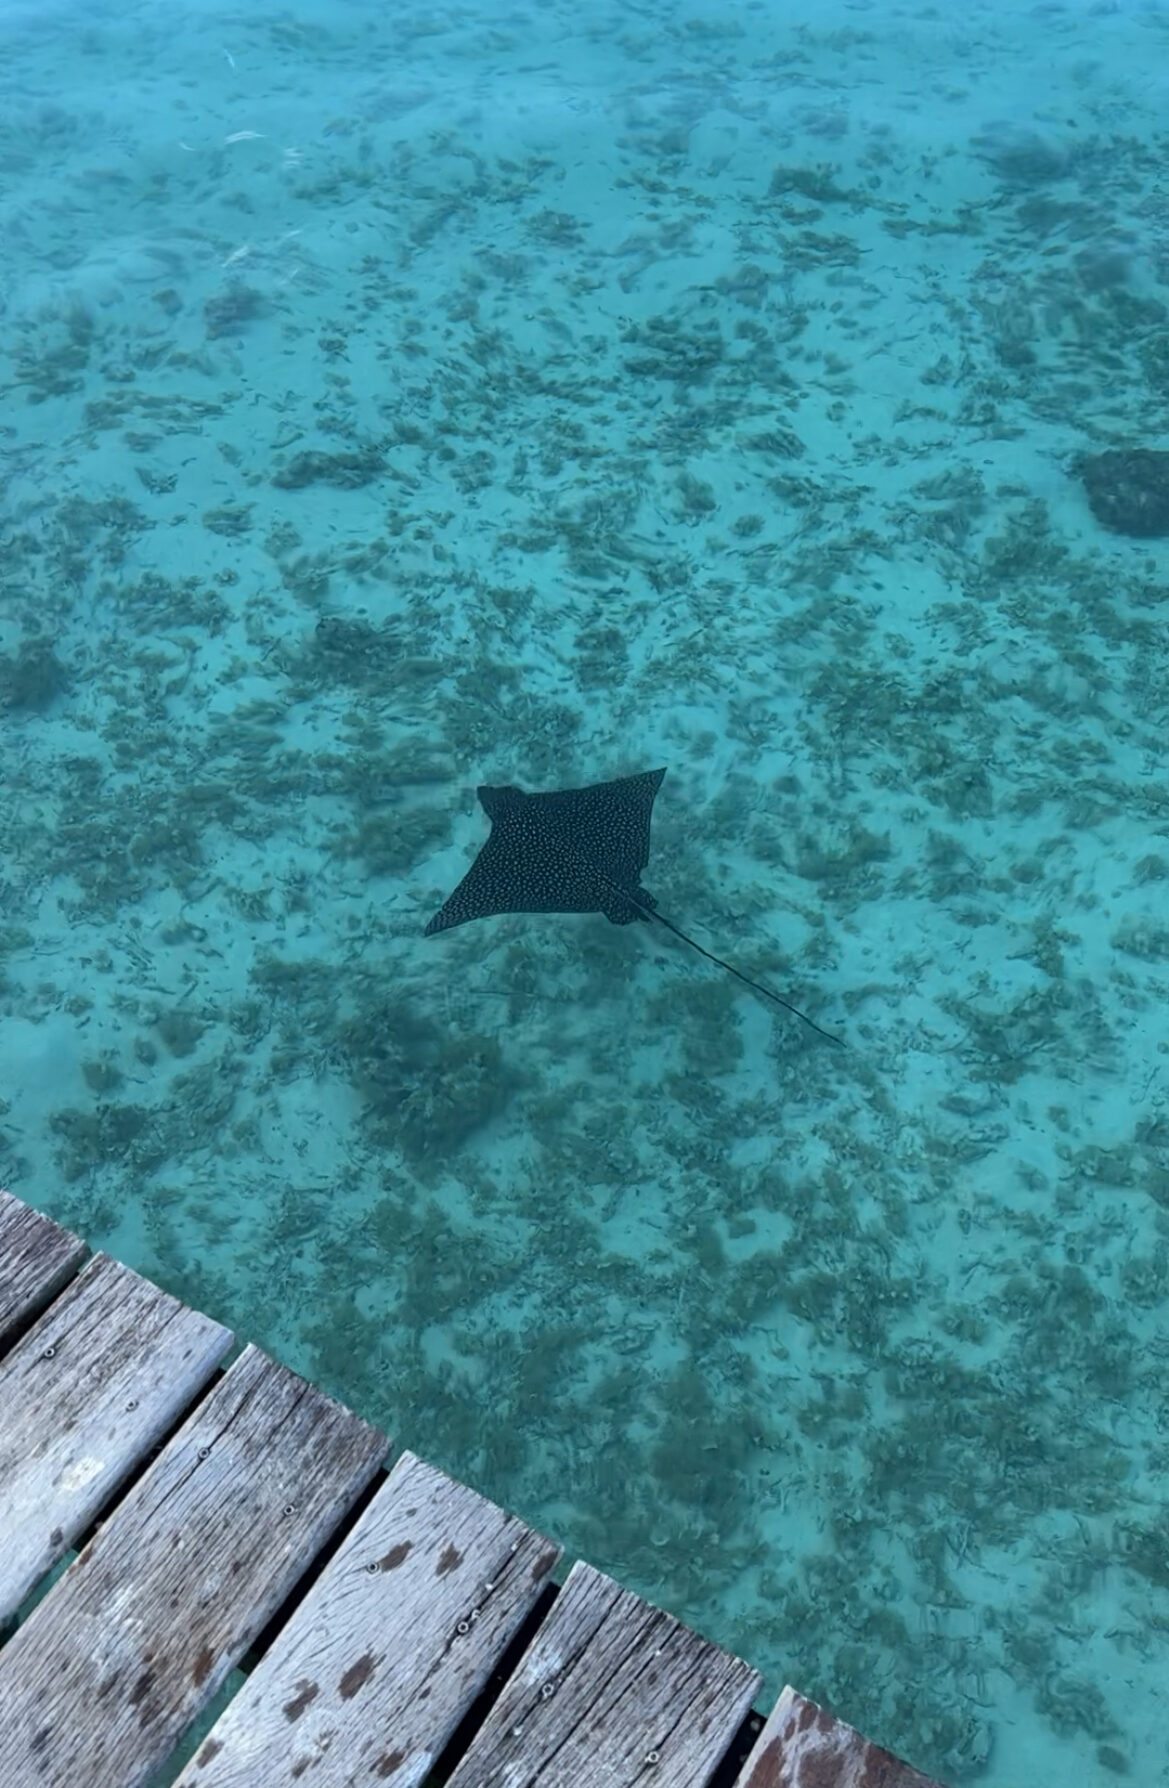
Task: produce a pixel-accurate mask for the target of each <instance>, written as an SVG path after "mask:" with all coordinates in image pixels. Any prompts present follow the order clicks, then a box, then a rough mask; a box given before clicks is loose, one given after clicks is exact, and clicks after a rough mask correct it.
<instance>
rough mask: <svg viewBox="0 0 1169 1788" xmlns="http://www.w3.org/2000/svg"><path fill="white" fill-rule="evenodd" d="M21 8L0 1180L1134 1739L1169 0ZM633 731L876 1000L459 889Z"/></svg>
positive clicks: (793, 1654) (1, 540)
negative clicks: (1125, 471) (1144, 479)
mask: <svg viewBox="0 0 1169 1788" xmlns="http://www.w3.org/2000/svg"><path fill="white" fill-rule="evenodd" d="M0 33H2V40H3V54H2V56H0V229H2V236H0V240H2V242H3V255H2V258H0V322H2V330H0V493H2V494H0V704H2V706H3V713H2V715H0V723H2V726H3V771H4V775H3V785H4V786H3V810H2V813H0V990H2V998H3V1019H2V1022H0V1052H2V1097H3V1104H2V1105H0V1113H2V1116H0V1125H2V1129H0V1181H2V1182H3V1183H5V1184H7V1185H8V1186H9V1187H10V1188H11V1189H12V1190H14V1191H15V1192H17V1193H18V1194H19V1195H20V1196H22V1197H24V1198H26V1199H27V1200H29V1201H30V1202H31V1203H33V1204H36V1205H38V1206H40V1207H41V1208H43V1209H45V1210H47V1211H49V1212H50V1213H52V1214H53V1215H54V1216H56V1217H58V1218H60V1219H62V1220H64V1221H65V1222H67V1223H69V1224H71V1225H72V1226H73V1227H74V1228H76V1229H78V1230H79V1231H80V1232H81V1233H83V1234H84V1235H85V1236H86V1237H87V1238H88V1239H89V1240H90V1241H91V1242H92V1243H94V1244H95V1245H97V1244H100V1245H101V1246H103V1247H106V1248H108V1249H110V1250H112V1251H114V1252H116V1253H118V1254H119V1255H120V1256H122V1257H123V1258H124V1259H126V1260H127V1261H128V1262H129V1263H130V1264H132V1265H133V1266H135V1267H137V1268H139V1269H140V1270H141V1271H143V1272H145V1273H147V1274H150V1275H152V1276H154V1277H155V1278H157V1279H158V1280H159V1281H160V1282H161V1283H162V1284H164V1285H166V1286H167V1287H169V1288H171V1289H172V1290H174V1291H175V1292H177V1293H178V1294H180V1295H181V1296H182V1297H184V1298H185V1299H187V1300H188V1301H190V1302H191V1303H193V1304H195V1305H197V1306H199V1307H201V1308H203V1309H205V1310H207V1311H209V1312H211V1313H213V1314H214V1315H215V1316H217V1317H219V1318H221V1319H222V1320H224V1321H226V1322H228V1323H229V1324H231V1325H232V1326H233V1327H234V1328H235V1329H236V1330H237V1332H238V1333H240V1334H241V1335H244V1336H247V1337H250V1338H253V1339H255V1340H258V1341H259V1342H261V1343H262V1344H263V1345H264V1346H266V1347H267V1348H269V1349H271V1350H273V1351H275V1352H276V1353H277V1354H278V1355H280V1356H281V1357H283V1358H284V1359H285V1360H286V1361H287V1362H288V1363H289V1364H290V1365H292V1366H294V1367H296V1368H297V1369H298V1370H300V1371H303V1372H304V1373H306V1374H308V1375H310V1376H311V1377H312V1378H313V1379H315V1380H317V1381H319V1382H321V1383H322V1384H324V1385H325V1386H327V1387H328V1388H329V1389H330V1390H332V1391H333V1392H335V1393H336V1394H337V1395H338V1396H340V1397H342V1398H343V1399H345V1400H346V1401H347V1402H349V1403H350V1404H352V1405H354V1406H355V1407H356V1408H358V1409H359V1410H360V1411H361V1412H362V1413H363V1414H364V1415H365V1416H367V1417H369V1418H370V1419H373V1420H375V1421H378V1422H381V1423H383V1424H384V1425H385V1426H387V1428H388V1429H389V1430H390V1431H392V1432H393V1433H394V1434H395V1435H396V1436H397V1437H399V1438H400V1439H401V1440H403V1441H405V1442H407V1443H409V1444H410V1445H412V1446H413V1447H414V1448H415V1449H416V1450H417V1451H419V1452H421V1453H422V1454H423V1455H424V1456H426V1457H428V1458H430V1459H432V1460H433V1461H435V1462H436V1463H438V1464H441V1465H443V1466H444V1467H446V1468H448V1469H449V1470H451V1471H452V1472H453V1473H455V1474H456V1475H458V1476H460V1477H462V1478H464V1479H466V1480H467V1481H468V1482H470V1483H472V1484H473V1485H475V1486H476V1487H477V1488H479V1489H481V1490H482V1491H484V1492H485V1493H487V1494H489V1495H490V1496H492V1497H494V1498H496V1499H497V1500H499V1501H501V1502H504V1503H506V1504H507V1505H509V1506H511V1507H513V1508H515V1509H517V1510H518V1511H519V1512H521V1513H522V1514H523V1515H524V1516H526V1517H527V1518H528V1519H530V1520H531V1521H533V1522H535V1523H536V1524H538V1525H541V1526H542V1527H544V1528H545V1529H546V1530H547V1531H550V1532H552V1533H554V1534H555V1535H556V1536H557V1537H559V1538H560V1539H562V1540H563V1541H564V1542H565V1544H566V1545H567V1547H568V1548H569V1552H570V1554H572V1555H576V1554H583V1555H586V1556H587V1557H588V1558H589V1559H591V1560H592V1561H593V1562H594V1563H595V1564H597V1565H599V1566H601V1567H602V1568H604V1569H605V1570H608V1571H610V1572H612V1573H613V1574H615V1575H617V1576H619V1577H620V1578H622V1579H623V1580H625V1581H627V1582H628V1583H630V1584H631V1585H632V1586H633V1587H635V1588H637V1589H638V1590H640V1591H641V1592H643V1593H644V1594H646V1595H647V1596H649V1597H651V1598H653V1599H655V1600H657V1601H658V1602H660V1603H662V1604H664V1605H665V1606H667V1607H669V1608H671V1609H672V1610H673V1611H675V1612H676V1613H678V1614H680V1615H682V1616H683V1617H684V1618H685V1619H687V1620H688V1621H690V1622H692V1623H693V1624H695V1625H696V1626H698V1627H699V1628H700V1629H702V1630H703V1631H704V1632H705V1633H707V1634H708V1635H709V1636H710V1637H712V1638H715V1639H717V1640H718V1641H719V1642H720V1643H722V1644H725V1645H727V1646H728V1647H731V1648H733V1649H736V1650H738V1651H739V1652H741V1653H742V1654H744V1655H746V1656H747V1657H749V1658H750V1659H751V1660H752V1661H753V1662H755V1663H757V1664H759V1665H760V1667H761V1668H763V1669H765V1670H766V1672H767V1675H768V1687H769V1689H774V1688H776V1687H778V1685H779V1683H780V1682H781V1681H782V1680H784V1679H788V1680H791V1681H793V1682H794V1683H796V1684H797V1686H799V1687H800V1688H801V1689H803V1690H804V1692H805V1693H808V1694H812V1695H815V1696H817V1697H819V1698H821V1699H824V1700H827V1701H828V1702H829V1703H830V1704H831V1705H832V1706H833V1707H834V1708H835V1709H836V1710H837V1711H838V1712H840V1713H841V1714H843V1715H844V1716H845V1717H847V1718H848V1719H850V1720H852V1721H853V1722H854V1723H856V1724H858V1725H860V1726H861V1727H863V1728H864V1729H865V1730H867V1731H868V1732H870V1733H871V1734H872V1735H873V1736H875V1737H877V1738H879V1739H881V1740H882V1741H883V1742H885V1743H887V1744H889V1745H891V1746H893V1747H894V1748H895V1749H897V1750H899V1751H901V1752H902V1753H904V1754H906V1755H907V1756H909V1757H910V1758H911V1759H912V1760H913V1761H914V1762H916V1763H917V1764H918V1765H919V1766H920V1767H921V1768H923V1769H927V1770H930V1771H933V1772H935V1773H936V1774H938V1775H939V1776H940V1777H942V1778H943V1779H944V1780H946V1781H947V1782H949V1783H951V1784H960V1783H966V1782H973V1781H976V1780H977V1781H980V1782H985V1783H988V1784H994V1785H995V1788H1008V1785H1009V1784H1018V1783H1019V1782H1021V1781H1024V1780H1026V1779H1028V1778H1032V1777H1033V1778H1034V1779H1037V1780H1040V1779H1041V1780H1046V1781H1066V1780H1069V1779H1075V1780H1078V1781H1083V1782H1091V1783H1107V1782H1109V1781H1112V1780H1117V1781H1119V1780H1121V1779H1128V1780H1131V1781H1133V1782H1136V1783H1139V1784H1141V1785H1142V1788H1155V1785H1156V1784H1163V1783H1165V1782H1167V1781H1169V1769H1167V1765H1166V1746H1165V1734H1166V1732H1167V1731H1169V1689H1167V1687H1166V1685H1167V1684H1169V1513H1167V1505H1166V1485H1167V1482H1169V1476H1167V1472H1169V1321H1167V1319H1166V1307H1165V1299H1166V1290H1167V1280H1169V1272H1167V1267H1169V1226H1167V1217H1169V1075H1167V1069H1169V1055H1167V1049H1169V1010H1167V998H1169V786H1167V766H1169V732H1167V722H1169V581H1167V568H1169V547H1167V545H1166V542H1165V540H1163V539H1161V540H1155V539H1154V540H1136V539H1131V538H1127V537H1124V536H1122V535H1118V534H1115V533H1111V532H1108V531H1106V530H1105V529H1104V528H1103V527H1102V526H1101V525H1100V524H1099V523H1098V522H1097V521H1096V520H1095V519H1094V517H1093V515H1092V513H1091V511H1090V509H1089V506H1088V502H1087V500H1086V495H1085V488H1084V484H1083V482H1082V480H1081V478H1080V476H1079V475H1078V469H1077V468H1078V462H1077V459H1076V456H1077V455H1078V454H1082V453H1098V452H1101V451H1102V450H1104V449H1106V448H1108V447H1111V446H1114V445H1123V446H1141V447H1146V448H1152V449H1161V448H1165V447H1167V446H1169V160H1167V154H1169V134H1167V127H1166V118H1167V116H1169V112H1167V109H1166V108H1167V102H1169V11H1166V9H1165V8H1164V7H1163V6H1148V7H1138V6H1129V5H1127V4H1125V5H1120V4H1117V5H1108V4H1104V5H1096V6H1090V7H1089V6H1080V5H1072V4H1068V5H1062V6H1060V5H1052V6H1042V7H1036V8H1033V9H1031V8H1016V7H1013V6H1010V7H1005V6H1004V7H999V8H994V7H989V6H985V5H973V6H964V7H962V8H961V9H960V11H957V12H953V11H951V9H949V8H944V9H943V8H941V7H924V6H923V7H920V8H915V7H912V6H906V7H893V6H888V7H886V6H875V5H864V4H852V5H848V4H840V3H839V0H830V3H829V4H827V5H820V6H816V7H815V8H812V7H804V6H799V7H796V8H788V7H780V6H778V5H767V6H764V5H754V6H752V5H742V4H720V5H719V6H717V7H715V6H713V5H711V6H709V7H706V6H702V5H683V6H680V7H674V6H667V5H664V4H662V5H648V4H625V5H621V6H606V5H600V4H591V5H588V6H585V7H583V8H582V7H576V6H567V5H563V4H557V5H546V4H545V5H540V6H536V5H525V4H520V5H515V6H500V7H498V8H496V7H492V6H490V5H487V4H481V3H480V4H475V5H471V6H465V7H453V6H452V7H449V8H448V7H445V6H442V5H438V6H433V5H412V4H398V3H395V4H392V5H385V6H374V5H343V4H330V5H328V6H324V5H305V4H297V5H295V6H291V7H273V8H269V7H266V6H264V5H262V4H260V5H255V6H250V7H248V8H239V9H234V10H233V9H222V10H220V9H217V8H214V7H192V6H191V5H189V4H184V5H181V6H177V7H175V6H166V7H163V6H161V5H141V6H121V5H118V6H107V7H102V6H100V5H99V6H93V5H87V6H86V7H85V8H84V11H81V10H80V9H79V10H77V11H69V10H66V9H64V8H61V9H59V10H57V9H53V8H52V7H50V6H49V5H47V4H38V5H37V6H35V7H34V6H31V5H30V6H28V7H21V6H16V7H14V6H13V5H11V4H8V3H5V4H4V5H3V6H2V7H0ZM659 764H665V765H668V768H669V774H668V775H667V777H666V781H665V784H664V786H663V789H662V792H661V794H660V796H659V798H658V803H657V812H656V816H655V827H654V848H653V854H652V857H651V861H650V864H649V868H648V870H647V872H646V875H645V885H646V887H647V888H649V889H650V890H652V891H653V893H654V894H655V895H656V897H657V899H658V901H659V903H660V905H661V909H662V911H663V912H664V913H666V914H668V915H669V916H670V917H671V918H673V919H674V920H675V921H676V922H678V923H680V924H682V925H683V926H685V927H687V928H688V929H689V930H691V931H692V932H693V933H694V934H695V936H696V937H698V939H699V940H700V941H702V942H703V943H704V944H705V945H706V946H707V947H709V948H711V949H713V950H715V951H717V952H718V953H719V954H722V955H725V956H727V957H729V958H730V959H731V960H732V961H734V962H735V963H736V964H737V965H738V966H739V967H741V968H742V969H743V970H744V971H745V972H747V973H749V974H751V975H753V976H755V977H756V978H763V979H766V980H768V981H770V983H771V984H772V985H773V986H774V987H776V988H777V989H778V990H779V991H780V992H782V993H783V994H784V995H785V997H787V998H789V999H792V1000H794V1001H795V1002H796V1003H797V1004H801V1005H803V1006H804V1007H805V1009H806V1010H807V1011H808V1012H809V1013H810V1014H811V1015H812V1016H813V1017H815V1019H816V1020H817V1022H819V1023H820V1024H822V1025H824V1026H826V1027H828V1028H830V1029H833V1030H836V1031H839V1032H840V1033H841V1034H842V1035H843V1036H844V1037H845V1038H846V1040H847V1048H846V1049H834V1048H833V1047H832V1046H831V1045H829V1044H826V1043H824V1042H822V1041H821V1040H820V1039H819V1038H817V1037H816V1036H815V1035H814V1034H813V1033H812V1032H811V1031H809V1030H808V1029H807V1028H806V1027H805V1026H803V1025H801V1024H800V1023H799V1022H798V1021H797V1020H794V1019H789V1018H788V1017H787V1016H786V1015H785V1014H783V1013H782V1012H780V1011H779V1010H777V1009H775V1008H773V1007H770V1006H768V1005H767V1004H766V1003H765V1002H764V1001H762V1000H759V999H756V998H754V997H753V996H752V995H750V994H749V993H748V992H747V991H746V990H745V989H744V988H742V987H741V986H739V985H738V984H737V983H736V982H734V981H733V980H731V979H730V978H729V977H727V976H725V975H723V974H721V973H720V972H719V971H718V970H716V969H714V968H713V967H711V966H710V965H709V964H707V963H705V962H703V961H702V960H701V958H699V957H697V956H695V955H693V954H692V953H691V952H689V951H687V950H686V949H685V948H684V946H682V945H680V944H677V943H676V942H675V940H673V939H672V938H670V937H669V936H668V935H667V934H666V933H665V932H663V931H661V930H659V929H658V928H656V927H655V928H651V927H649V926H647V925H641V924H638V925H629V926H626V927H621V928H619V927H615V926H611V925H609V924H608V923H607V922H606V921H605V920H604V918H602V917H599V916H598V917H588V916H585V917H538V918H522V917H512V918H499V919H493V920H490V921H485V922H482V923H479V924H475V925H471V926H468V927H466V928H464V929H462V930H459V931H456V932H452V933H449V934H447V935H444V936H441V937H437V938H431V939H424V938H423V937H422V935H421V933H422V927H423V925H424V923H425V921H426V919H427V918H428V916H429V915H430V914H431V913H432V912H433V911H434V909H435V908H436V907H437V906H438V904H439V903H440V901H441V900H442V898H443V897H444V895H445V894H446V893H447V892H449V890H450V889H451V888H452V887H453V885H454V883H455V882H456V881H457V880H458V878H459V876H460V875H461V874H462V872H463V870H464V868H465V867H466V865H467V864H468V862H469V861H470V859H471V856H472V855H473V853H474V851H475V850H476V848H477V846H478V844H479V843H480V842H481V841H482V839H483V837H484V836H485V834H486V822H485V820H484V817H483V815H482V814H481V812H480V811H479V810H478V808H477V807H476V804H475V797H474V788H475V785H476V784H478V783H480V782H487V783H492V782H495V783H500V782H516V783H519V784H521V785H522V786H524V787H526V788H529V789H546V788H555V787H561V786H572V785H575V784H579V783H585V782H589V781H594V780H599V779H603V778H607V777H610V776H616V775H620V774H625V773H628V772H631V771H634V770H641V769H650V768H653V767H655V766H657V765H659ZM1126 1772H1127V1776H1126Z"/></svg>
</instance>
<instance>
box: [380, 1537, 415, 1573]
mask: <svg viewBox="0 0 1169 1788" xmlns="http://www.w3.org/2000/svg"><path fill="white" fill-rule="evenodd" d="M413 1549H414V1542H413V1540H399V1542H398V1544H397V1545H396V1546H391V1547H390V1549H389V1551H388V1552H387V1553H386V1555H385V1557H384V1558H379V1559H378V1568H379V1569H380V1570H383V1571H396V1570H397V1568H398V1566H399V1565H400V1564H405V1562H406V1560H407V1559H408V1558H409V1556H410V1554H411V1552H412V1551H413Z"/></svg>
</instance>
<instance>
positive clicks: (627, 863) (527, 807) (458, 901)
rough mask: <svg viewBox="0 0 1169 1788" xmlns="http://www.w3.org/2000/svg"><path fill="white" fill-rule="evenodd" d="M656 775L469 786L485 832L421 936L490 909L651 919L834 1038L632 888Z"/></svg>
mask: <svg viewBox="0 0 1169 1788" xmlns="http://www.w3.org/2000/svg"><path fill="white" fill-rule="evenodd" d="M665 773H666V772H665V770H646V771H644V772H643V773H642V774H641V775H640V776H619V777H618V778H617V780H616V781H615V782H594V783H592V784H591V785H590V786H589V787H588V788H561V789H555V790H553V791H552V792H551V793H550V794H544V795H529V794H527V793H526V792H525V791H524V790H523V789H522V788H479V789H477V790H476V791H475V792H476V793H477V795H478V796H479V804H480V806H481V807H482V809H483V811H484V813H485V814H486V815H487V817H488V819H489V820H490V821H491V831H490V833H489V835H488V838H487V842H486V843H485V844H484V846H483V848H482V850H481V851H480V852H479V855H478V856H477V857H476V858H475V861H474V862H473V863H472V865H471V867H470V869H468V871H467V873H466V875H465V876H464V877H463V879H462V881H461V882H460V883H459V885H458V887H457V888H456V889H455V891H454V893H453V894H451V895H450V897H449V898H448V899H447V900H445V901H444V902H443V904H442V906H441V907H440V908H439V910H438V911H437V913H435V915H434V917H433V919H432V920H431V921H430V923H429V925H428V926H427V927H426V932H425V935H426V936H427V937H432V936H433V935H434V933H435V932H436V931H450V930H451V929H452V928H453V927H454V926H456V925H466V924H467V923H468V922H469V921H470V920H471V919H487V918H490V917H491V916H492V914H494V913H604V915H605V917H606V919H608V920H609V921H610V922H611V923H612V924H614V925H629V924H630V923H631V922H632V921H634V920H635V919H648V920H656V921H657V923H658V924H659V925H664V926H665V927H666V930H667V931H672V932H673V934H674V936H675V937H680V938H681V940H682V942H683V943H684V944H689V945H690V948H691V949H692V950H697V951H698V954H699V955H700V956H705V957H706V960H707V961H708V962H714V963H717V964H718V966H719V968H722V969H726V971H727V973H728V974H730V975H734V977H735V979H736V980H737V981H742V982H743V984H744V986H746V987H750V988H753V989H754V991H755V992H756V993H761V994H762V995H763V997H764V999H769V1000H774V1002H775V1004H776V1005H777V1006H782V1007H783V1008H784V1010H785V1011H786V1012H792V1013H794V1014H795V1016H796V1017H797V1018H802V1019H803V1021H804V1023H805V1024H806V1025H810V1026H811V1028H812V1030H814V1031H815V1032H816V1033H817V1035H818V1036H821V1037H826V1038H827V1039H828V1041H829V1042H830V1043H840V1042H841V1038H839V1037H834V1036H833V1035H832V1033H831V1031H825V1030H821V1028H820V1026H819V1025H818V1024H816V1023H815V1021H814V1020H813V1019H811V1018H809V1017H808V1015H807V1013H806V1012H801V1011H800V1009H799V1007H798V1006H793V1005H792V1004H791V1003H790V1002H789V1001H788V1000H785V999H782V998H781V997H780V995H779V994H778V993H773V992H772V990H771V988H770V987H764V985H763V983H762V982H761V981H752V979H751V977H750V976H749V975H744V974H743V973H742V971H741V970H740V969H737V968H735V966H734V964H733V963H730V962H724V961H723V959H722V957H721V956H715V955H713V954H712V952H711V951H710V950H706V949H704V948H703V946H702V945H701V944H700V943H698V942H697V941H696V939H694V938H692V937H689V936H688V935H687V933H686V932H684V931H683V930H682V929H681V928H680V927H679V926H677V925H675V924H674V922H673V920H672V919H667V918H666V916H665V914H664V913H659V912H658V910H657V905H658V903H657V901H656V900H655V898H654V896H653V895H652V894H651V893H649V892H648V890H647V889H645V888H643V887H642V886H641V873H642V870H643V869H644V868H645V867H646V865H647V863H648V862H649V828H650V822H651V820H652V818H653V804H654V797H655V796H656V794H657V792H658V790H659V788H660V787H661V786H662V777H663V776H664V775H665Z"/></svg>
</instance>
